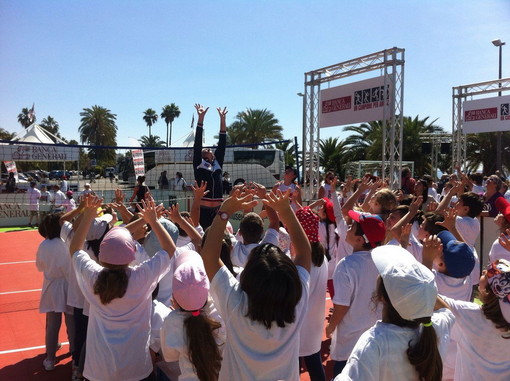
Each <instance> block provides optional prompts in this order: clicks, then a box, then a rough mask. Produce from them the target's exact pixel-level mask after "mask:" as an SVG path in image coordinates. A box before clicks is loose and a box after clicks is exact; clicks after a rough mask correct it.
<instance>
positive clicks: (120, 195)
mask: <svg viewBox="0 0 510 381" xmlns="http://www.w3.org/2000/svg"><path fill="white" fill-rule="evenodd" d="M125 197H126V194H125V193H124V192H122V191H121V190H120V189H118V188H117V189H115V202H116V203H117V204H120V203H122V202H124V199H125Z"/></svg>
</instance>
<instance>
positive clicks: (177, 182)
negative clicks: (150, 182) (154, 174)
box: [165, 171, 188, 191]
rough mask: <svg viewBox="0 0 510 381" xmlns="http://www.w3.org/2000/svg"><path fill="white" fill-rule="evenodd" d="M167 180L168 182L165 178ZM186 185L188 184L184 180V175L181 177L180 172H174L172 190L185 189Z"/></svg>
mask: <svg viewBox="0 0 510 381" xmlns="http://www.w3.org/2000/svg"><path fill="white" fill-rule="evenodd" d="M165 172H166V171H165ZM165 176H166V174H165ZM167 182H168V180H167ZM187 185H188V183H187V182H186V180H185V179H184V177H182V172H176V173H175V179H174V181H173V190H176V191H182V190H186V186H187Z"/></svg>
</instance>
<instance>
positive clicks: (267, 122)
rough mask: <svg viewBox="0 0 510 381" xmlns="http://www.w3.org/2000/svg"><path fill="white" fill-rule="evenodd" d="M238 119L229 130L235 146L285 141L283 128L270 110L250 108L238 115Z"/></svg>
mask: <svg viewBox="0 0 510 381" xmlns="http://www.w3.org/2000/svg"><path fill="white" fill-rule="evenodd" d="M236 118H237V120H236V121H235V122H234V123H232V124H231V125H230V126H229V128H228V129H227V134H229V135H230V138H231V141H232V143H233V144H257V143H261V142H267V141H271V140H282V139H283V135H282V131H283V127H282V126H280V125H279V122H278V119H276V118H275V116H274V114H273V113H272V112H271V111H269V110H268V109H263V110H261V109H255V110H254V109H251V108H248V109H246V111H242V112H240V113H238V114H237V116H236ZM255 148H256V147H255Z"/></svg>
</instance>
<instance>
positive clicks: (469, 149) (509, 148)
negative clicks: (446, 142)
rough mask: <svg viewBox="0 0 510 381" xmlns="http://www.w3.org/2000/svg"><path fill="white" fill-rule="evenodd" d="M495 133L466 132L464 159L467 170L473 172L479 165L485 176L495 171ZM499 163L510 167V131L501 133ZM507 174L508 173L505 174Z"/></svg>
mask: <svg viewBox="0 0 510 381" xmlns="http://www.w3.org/2000/svg"><path fill="white" fill-rule="evenodd" d="M496 139H497V135H496V134H494V133H488V132H486V133H480V134H468V135H467V142H466V161H467V169H468V172H475V171H476V170H477V169H478V168H479V167H480V166H482V167H483V174H484V175H486V176H489V175H492V174H493V173H495V172H496V169H497V168H496V156H495V152H496V146H497V141H496ZM501 139H502V141H501V146H502V147H503V152H502V155H501V164H502V166H503V167H506V168H507V169H510V132H508V131H506V132H503V133H502V134H501ZM507 175H508V174H507Z"/></svg>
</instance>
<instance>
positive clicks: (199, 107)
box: [195, 103, 209, 124]
mask: <svg viewBox="0 0 510 381" xmlns="http://www.w3.org/2000/svg"><path fill="white" fill-rule="evenodd" d="M195 109H196V110H197V114H198V123H200V124H202V123H203V122H204V117H205V114H206V113H207V110H209V107H207V108H205V107H204V106H202V105H201V104H200V103H195Z"/></svg>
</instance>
